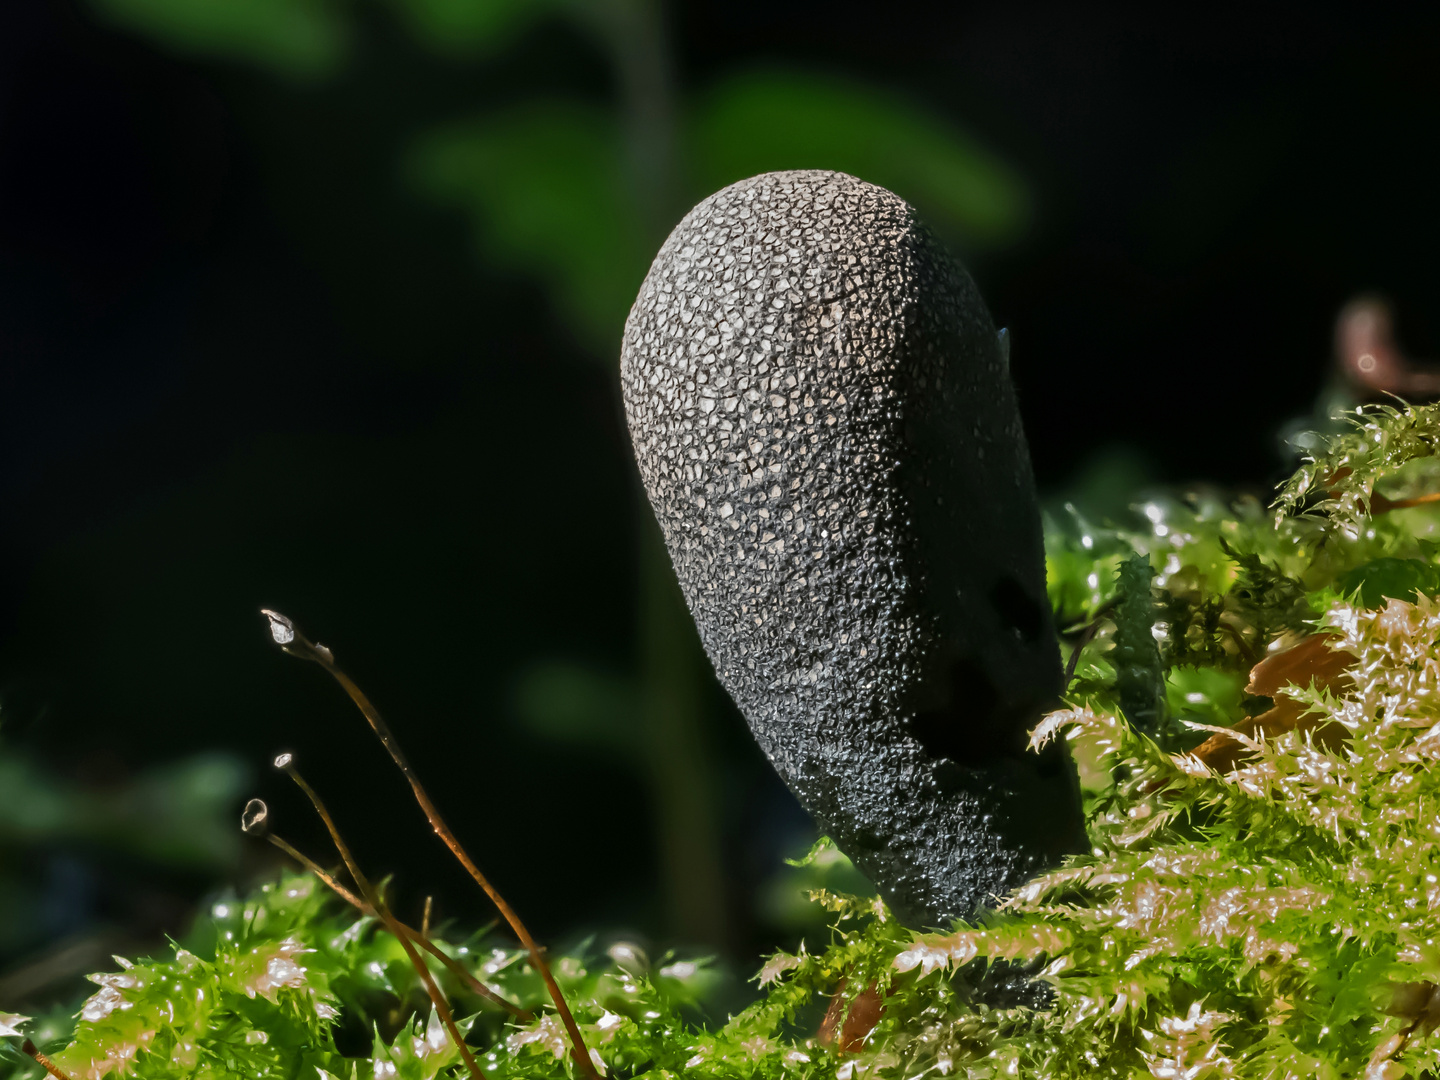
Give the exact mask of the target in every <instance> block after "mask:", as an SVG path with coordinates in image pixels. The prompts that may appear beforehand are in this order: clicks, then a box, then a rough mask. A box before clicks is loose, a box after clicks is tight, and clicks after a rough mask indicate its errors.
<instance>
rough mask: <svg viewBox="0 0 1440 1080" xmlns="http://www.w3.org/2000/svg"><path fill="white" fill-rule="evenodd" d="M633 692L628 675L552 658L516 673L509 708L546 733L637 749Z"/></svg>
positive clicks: (551, 736)
mask: <svg viewBox="0 0 1440 1080" xmlns="http://www.w3.org/2000/svg"><path fill="white" fill-rule="evenodd" d="M638 696H639V695H638V694H637V693H636V688H635V684H634V680H632V679H627V678H623V677H620V676H617V675H610V674H607V673H605V672H601V671H596V670H595V669H594V668H590V667H586V666H584V665H582V664H573V663H566V662H563V661H552V662H549V663H544V664H536V665H534V666H533V667H531V668H529V669H528V670H527V671H525V673H524V674H523V675H521V677H520V680H519V682H518V683H517V684H516V687H515V708H516V712H517V713H518V714H519V717H520V720H521V722H522V723H523V724H524V725H525V726H526V727H527V728H529V729H530V730H531V731H533V732H535V733H536V734H537V735H540V736H542V737H544V738H546V739H553V740H555V741H557V742H567V743H576V744H582V745H589V746H601V747H607V748H610V749H616V750H621V751H624V752H626V753H629V752H632V751H638V750H639V749H640V747H639V742H640V735H641V732H640V728H639V720H638V718H639V715H640V711H639V701H638Z"/></svg>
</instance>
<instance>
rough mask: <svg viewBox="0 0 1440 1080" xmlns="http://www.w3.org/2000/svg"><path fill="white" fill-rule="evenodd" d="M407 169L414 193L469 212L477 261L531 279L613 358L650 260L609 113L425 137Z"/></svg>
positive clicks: (508, 118) (567, 110)
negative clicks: (490, 261) (486, 259)
mask: <svg viewBox="0 0 1440 1080" xmlns="http://www.w3.org/2000/svg"><path fill="white" fill-rule="evenodd" d="M408 164H409V172H410V175H411V177H412V178H413V179H414V181H415V182H416V184H417V186H418V187H419V188H420V189H421V190H422V191H424V192H426V193H427V194H429V195H431V196H432V197H434V198H435V199H437V200H439V201H441V202H445V203H449V204H451V205H454V206H458V207H460V208H461V209H464V210H466V211H468V212H469V215H470V219H471V221H472V222H473V224H474V228H475V233H476V239H477V241H478V242H479V245H480V247H481V249H482V250H483V251H484V252H485V253H486V254H487V255H489V256H491V257H492V258H494V259H496V260H497V261H499V262H501V263H502V264H505V265H509V266H511V267H514V268H516V269H518V270H521V271H524V272H527V273H531V274H534V275H536V276H537V277H539V278H540V279H541V280H542V281H543V282H544V283H545V284H546V285H547V286H548V287H549V288H550V290H551V293H552V295H553V298H554V301H555V303H556V305H557V307H558V308H559V310H560V313H561V314H562V315H563V316H564V317H565V318H566V320H567V321H568V322H569V323H570V325H571V326H572V327H573V328H574V329H575V330H576V331H577V332H578V333H579V334H580V336H581V337H582V338H583V339H584V340H586V341H587V342H588V343H589V344H591V345H592V346H594V347H595V348H596V349H597V350H599V351H600V352H601V353H602V354H603V355H606V356H608V355H610V354H612V353H613V352H614V351H615V349H616V344H617V342H618V341H619V337H620V328H621V326H622V325H623V323H624V320H625V313H626V312H627V311H628V310H629V308H630V303H631V301H633V300H634V298H635V290H636V289H637V288H639V285H640V281H641V279H642V278H643V277H644V276H645V267H646V265H647V263H648V261H649V257H650V252H649V251H648V250H647V249H646V246H645V244H644V242H643V240H642V237H643V236H644V230H643V228H642V226H641V222H640V219H639V214H638V211H637V208H636V207H635V205H634V203H633V201H632V200H631V198H630V196H629V187H628V185H627V183H626V180H625V170H624V161H623V155H622V151H621V145H620V137H619V133H618V131H617V128H616V124H615V121H614V119H613V118H612V117H611V116H610V114H609V113H607V112H605V111H603V110H600V109H594V108H589V107H586V106H582V105H579V104H574V103H564V102H554V103H541V104H533V105H526V106H522V107H518V108H514V109H511V110H508V111H506V112H502V113H498V114H496V115H492V116H488V117H485V118H484V119H481V120H475V121H470V122H468V123H463V124H457V125H454V126H451V127H447V128H443V129H439V130H436V131H432V132H431V133H430V134H429V135H427V136H425V137H424V138H422V140H421V141H420V142H419V144H418V145H417V146H416V147H415V148H414V149H413V150H412V152H411V154H410V157H409V163H408Z"/></svg>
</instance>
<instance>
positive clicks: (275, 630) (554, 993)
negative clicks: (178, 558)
mask: <svg viewBox="0 0 1440 1080" xmlns="http://www.w3.org/2000/svg"><path fill="white" fill-rule="evenodd" d="M261 614H263V615H264V616H265V617H266V618H267V619H269V620H270V633H271V636H273V637H274V639H275V642H276V644H278V645H279V646H280V647H281V648H282V649H284V650H285V651H286V652H287V653H289V654H290V655H291V656H297V657H299V658H300V659H302V660H311V661H313V662H315V663H317V664H319V665H320V666H321V667H323V668H324V669H325V670H326V671H327V672H329V673H330V676H331V677H332V678H333V679H334V680H335V681H336V682H338V683H339V684H340V685H341V687H343V688H344V690H345V692H346V693H347V694H349V695H350V700H351V701H353V702H354V703H355V706H356V707H357V708H358V709H359V710H360V712H361V713H362V714H363V715H364V717H365V719H366V720H367V721H368V722H369V724H370V729H371V730H372V731H373V732H375V736H376V737H377V738H378V739H379V740H380V744H381V745H382V746H384V747H385V750H386V751H387V752H388V753H389V754H390V758H391V760H392V761H394V762H395V766H396V768H398V769H399V770H400V773H401V775H402V776H404V777H405V780H406V781H407V782H408V783H409V785H410V790H411V791H412V792H414V794H415V801H416V802H417V803H419V804H420V809H421V810H422V811H423V812H424V814H425V817H426V819H427V820H428V821H429V822H430V827H431V828H432V829H433V830H434V831H435V835H436V836H438V837H439V838H440V840H441V842H442V843H443V844H444V845H445V846H446V847H447V848H449V849H450V853H451V854H452V855H454V856H455V858H456V859H457V860H459V862H460V865H461V866H463V867H464V868H465V870H466V872H467V873H469V875H470V876H471V877H472V878H474V879H475V883H476V884H477V885H479V886H480V888H481V889H482V890H484V892H485V895H486V896H488V897H489V898H490V902H491V903H493V904H494V905H495V907H496V909H497V910H498V911H499V912H500V914H501V915H502V916H504V918H505V921H506V922H507V923H509V924H510V928H511V929H512V930H513V931H515V936H516V937H518V938H519V939H520V944H521V945H523V946H524V947H525V951H526V952H528V953H529V954H530V963H531V965H532V966H533V967H534V968H535V970H536V971H538V972H539V973H540V977H541V979H543V980H544V982H545V989H546V990H547V991H549V994H550V999H551V1000H552V1001H553V1002H554V1003H555V1011H556V1012H557V1013H559V1015H560V1021H561V1023H563V1024H564V1025H565V1031H566V1034H568V1035H569V1037H570V1049H571V1054H572V1056H573V1057H574V1058H575V1065H576V1067H577V1068H578V1069H579V1070H580V1072H581V1073H582V1075H584V1076H586V1077H589V1078H590V1080H600V1074H599V1073H598V1072H597V1071H596V1069H595V1064H594V1062H592V1061H591V1060H590V1052H589V1050H588V1049H587V1048H586V1046H585V1039H584V1036H582V1035H581V1034H580V1027H579V1025H578V1024H576V1023H575V1017H574V1016H573V1015H571V1013H570V1006H569V1005H567V1004H566V1002H565V995H564V994H562V993H561V992H560V986H559V984H558V983H556V981H555V976H554V974H553V973H552V972H551V970H550V965H549V963H547V962H546V960H545V954H544V951H543V950H542V949H541V948H540V946H539V944H537V943H536V941H535V939H534V938H533V937H531V936H530V931H529V930H528V929H526V927H525V924H524V923H523V922H521V921H520V916H519V915H517V914H516V913H515V910H514V909H513V908H511V906H510V905H509V904H508V903H506V901H505V898H504V897H503V896H501V895H500V893H499V892H497V891H496V889H495V886H493V885H491V884H490V880H489V879H488V878H487V877H486V876H485V875H484V874H482V873H481V872H480V868H479V867H478V866H476V865H475V862H474V860H472V859H471V858H470V856H469V854H468V853H467V852H466V851H465V849H464V847H462V846H461V844H460V841H459V840H457V839H456V838H455V834H454V833H453V832H451V831H450V826H448V825H447V824H445V819H444V818H443V817H441V816H440V811H439V810H438V809H436V807H435V804H434V803H433V802H431V801H430V796H429V794H428V793H427V792H426V791H425V786H424V785H423V784H421V783H420V778H419V777H418V776H416V775H415V771H414V770H413V769H412V768H411V767H410V762H409V759H408V758H406V757H405V755H404V753H403V752H401V750H400V746H399V744H398V743H397V742H396V741H395V737H394V735H392V734H391V732H390V726H389V725H388V724H386V723H385V721H384V720H383V719H381V717H380V713H379V712H378V711H377V710H376V708H375V706H374V705H372V704H370V699H369V698H367V697H366V696H365V694H364V693H363V692H362V691H361V689H360V687H358V686H356V685H355V683H354V682H352V681H351V679H350V677H349V676H348V675H346V674H345V673H344V672H343V671H341V670H340V669H339V668H338V667H336V665H335V657H334V656H333V655H332V654H331V652H330V650H329V649H327V648H326V647H325V646H324V645H317V644H315V643H314V642H312V641H310V640H309V639H308V638H306V637H305V635H304V634H302V633H300V631H299V630H297V629H296V628H295V624H294V623H292V622H291V621H290V620H289V619H287V618H286V617H285V616H284V615H281V614H280V613H279V612H277V611H270V610H268V609H261Z"/></svg>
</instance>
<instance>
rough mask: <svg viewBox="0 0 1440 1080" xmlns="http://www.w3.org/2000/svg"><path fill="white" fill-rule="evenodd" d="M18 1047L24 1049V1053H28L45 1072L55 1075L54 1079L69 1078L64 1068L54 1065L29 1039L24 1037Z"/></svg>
mask: <svg viewBox="0 0 1440 1080" xmlns="http://www.w3.org/2000/svg"><path fill="white" fill-rule="evenodd" d="M20 1049H21V1050H24V1051H25V1053H27V1054H29V1055H30V1056H31V1057H32V1058H34V1059H35V1063H36V1064H37V1065H39V1066H40V1067H41V1068H42V1069H44V1070H45V1071H46V1072H47V1073H49V1074H50V1075H51V1076H53V1077H55V1080H70V1075H69V1074H68V1073H67V1072H66V1071H65V1070H64V1069H62V1068H60V1066H59V1065H56V1064H55V1063H54V1062H53V1061H51V1060H50V1059H49V1058H48V1057H46V1056H45V1055H44V1054H42V1053H41V1052H40V1050H39V1048H38V1047H36V1045H35V1044H34V1043H33V1042H31V1041H30V1040H29V1039H26V1040H25V1041H24V1042H23V1043H21V1044H20Z"/></svg>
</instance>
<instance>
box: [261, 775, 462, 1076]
mask: <svg viewBox="0 0 1440 1080" xmlns="http://www.w3.org/2000/svg"><path fill="white" fill-rule="evenodd" d="M275 767H276V768H278V769H283V770H284V771H285V773H286V775H287V776H289V777H290V779H291V780H294V781H295V785H296V786H297V787H298V788H299V789H300V790H301V791H303V792H304V793H305V797H306V798H307V799H309V800H310V804H311V805H312V806H314V807H315V812H316V813H317V814H319V815H320V820H321V821H323V822H324V823H325V828H326V829H327V830H329V832H330V839H331V840H332V841H334V844H335V850H336V851H338V852H340V857H341V858H342V859H344V860H345V868H346V869H347V870H349V871H350V877H351V878H353V879H354V881H355V884H356V886H357V887H358V888H359V889H360V894H361V895H362V896H364V897H365V902H366V903H367V904H369V905H370V907H371V909H372V910H374V912H375V914H376V915H378V916H380V918H381V919H382V920H383V921H384V923H385V925H386V927H387V928H389V930H390V933H392V934H394V935H395V939H396V940H397V941H399V942H400V947H401V948H402V949H404V950H405V955H406V956H407V957H409V958H410V963H411V964H412V965H413V966H414V968H415V973H416V974H417V975H419V976H420V981H421V982H422V983H424V985H425V992H426V993H427V994H429V995H430V1000H431V1001H432V1002H433V1003H434V1005H435V1011H436V1012H437V1013H438V1014H439V1015H440V1022H441V1023H442V1024H444V1025H445V1030H446V1031H447V1032H449V1034H450V1041H451V1042H453V1043H454V1044H455V1049H457V1050H458V1051H460V1057H461V1058H462V1059H463V1060H464V1062H465V1067H466V1068H467V1069H469V1070H470V1075H471V1076H473V1077H475V1078H476V1080H486V1077H485V1072H484V1070H482V1069H481V1068H480V1063H479V1062H478V1061H476V1060H475V1055H474V1054H472V1053H471V1052H470V1047H469V1046H467V1045H466V1044H465V1040H464V1039H463V1038H461V1036H460V1029H459V1028H457V1027H456V1026H455V1018H454V1017H453V1016H452V1015H451V1014H450V1006H449V1004H448V1003H447V1002H446V1001H445V995H444V994H442V993H440V988H439V987H438V986H436V985H435V978H434V976H432V975H431V974H430V967H429V965H428V964H426V963H425V961H424V960H422V959H420V954H419V953H417V952H416V951H415V946H414V945H413V944H411V942H410V938H409V936H408V935H407V934H406V933H405V931H404V930H403V929H402V928H401V926H400V923H399V922H398V921H397V920H396V918H395V916H393V915H391V914H390V910H389V908H387V907H386V906H385V902H384V901H383V900H381V899H380V896H379V894H377V893H376V892H375V890H374V889H373V888H372V887H371V885H370V879H369V878H367V877H366V876H365V872H364V871H363V870H361V869H360V864H359V863H357V862H356V861H355V857H354V856H353V855H352V854H351V853H350V848H349V846H348V845H347V844H346V843H345V841H344V839H343V838H342V837H341V835H340V830H339V829H338V828H337V827H336V825H335V820H334V819H333V818H332V817H331V816H330V811H329V810H327V809H326V808H325V803H324V801H323V800H322V799H321V798H320V796H319V794H318V793H317V792H316V791H315V789H314V788H312V787H311V786H310V785H309V784H307V783H306V782H305V779H304V777H302V776H301V775H300V773H299V772H298V771H297V770H296V768H295V764H294V760H293V758H291V756H290V755H289V754H281V755H280V756H279V757H278V758H276V759H275Z"/></svg>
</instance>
